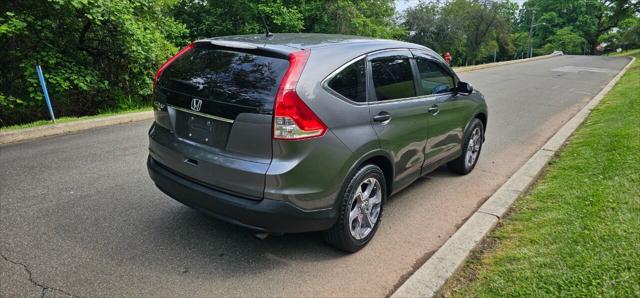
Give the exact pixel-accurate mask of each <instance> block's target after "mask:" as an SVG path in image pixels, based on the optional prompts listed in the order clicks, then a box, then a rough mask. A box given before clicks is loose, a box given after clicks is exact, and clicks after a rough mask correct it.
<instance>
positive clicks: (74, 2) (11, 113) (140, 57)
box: [0, 0, 187, 125]
mask: <svg viewBox="0 0 640 298" xmlns="http://www.w3.org/2000/svg"><path fill="white" fill-rule="evenodd" d="M0 6H1V9H0V11H3V12H4V13H3V15H2V16H0V17H1V19H0V22H2V25H1V26H0V43H1V44H2V47H0V64H1V65H2V75H1V76H0V119H2V121H3V125H7V124H13V123H20V122H26V121H33V120H35V119H41V118H44V117H45V115H46V110H45V105H44V103H43V96H42V92H41V89H40V86H39V83H38V78H37V76H36V73H35V66H36V65H38V64H40V65H42V67H43V69H44V71H45V75H46V79H47V84H48V87H49V93H50V94H51V96H52V98H53V100H54V105H55V110H56V114H58V115H61V116H62V115H84V114H95V113H97V112H99V111H103V110H108V109H118V108H119V109H127V108H132V107H137V106H139V105H141V104H142V98H144V97H146V96H148V95H149V94H150V93H151V80H152V78H153V70H154V68H156V67H157V66H158V64H159V63H161V61H163V60H165V59H167V57H168V56H169V55H170V54H171V53H172V52H174V51H175V50H176V45H177V44H180V43H182V42H183V38H184V37H185V36H186V34H187V30H186V28H185V26H184V25H182V24H180V23H179V22H176V21H175V20H174V19H173V18H172V17H170V16H169V13H168V9H170V8H171V3H170V1H167V0H108V1H95V0H55V1H42V0H16V1H3V2H2V4H0Z"/></svg>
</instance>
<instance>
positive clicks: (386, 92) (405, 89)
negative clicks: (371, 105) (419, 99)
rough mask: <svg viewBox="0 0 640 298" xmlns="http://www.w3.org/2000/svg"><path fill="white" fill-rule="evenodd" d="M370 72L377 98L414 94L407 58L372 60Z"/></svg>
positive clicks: (410, 95)
mask: <svg viewBox="0 0 640 298" xmlns="http://www.w3.org/2000/svg"><path fill="white" fill-rule="evenodd" d="M371 74H372V76H373V87H374V88H375V91H376V97H377V99H378V100H392V99H398V98H407V97H414V96H416V89H415V85H414V84H413V72H412V71H411V63H410V62H409V58H391V59H381V60H373V61H372V62H371Z"/></svg>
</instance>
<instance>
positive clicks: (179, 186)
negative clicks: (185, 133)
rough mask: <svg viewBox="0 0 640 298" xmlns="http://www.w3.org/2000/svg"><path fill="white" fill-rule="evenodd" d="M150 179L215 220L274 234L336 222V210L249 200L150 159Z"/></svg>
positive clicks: (303, 229) (320, 228)
mask: <svg viewBox="0 0 640 298" xmlns="http://www.w3.org/2000/svg"><path fill="white" fill-rule="evenodd" d="M147 168H148V170H149V176H151V179H152V180H153V181H154V182H155V184H156V185H157V186H158V188H159V189H160V190H162V191H163V192H164V193H166V194H167V195H169V196H170V197H172V198H173V199H175V200H177V201H179V202H181V203H183V204H185V205H187V206H190V207H192V208H194V209H197V210H200V211H202V212H204V213H206V214H209V215H211V216H213V217H216V218H218V219H221V220H223V221H226V222H230V223H233V224H236V225H240V226H244V227H247V228H250V229H253V230H258V231H264V232H270V233H299V232H311V231H321V230H326V229H328V228H330V227H331V226H332V225H333V224H334V223H335V220H336V212H335V210H333V209H322V210H302V209H300V208H297V207H295V206H293V205H292V204H290V203H288V202H284V201H276V200H270V199H262V200H260V201H255V200H250V199H245V198H242V197H239V196H237V195H232V194H229V193H225V192H221V191H218V190H215V189H211V188H209V187H206V186H204V185H202V184H199V183H196V182H193V181H191V180H189V179H186V178H184V177H182V176H180V175H177V174H175V173H173V172H171V171H170V170H168V169H167V168H165V167H164V166H162V165H160V164H159V163H158V162H157V161H156V160H154V159H153V158H152V157H149V158H148V159H147Z"/></svg>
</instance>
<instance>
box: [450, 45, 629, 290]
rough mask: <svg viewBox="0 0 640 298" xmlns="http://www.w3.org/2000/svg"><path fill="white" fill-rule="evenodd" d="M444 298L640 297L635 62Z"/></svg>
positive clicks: (473, 257) (468, 264)
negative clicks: (447, 297)
mask: <svg viewBox="0 0 640 298" xmlns="http://www.w3.org/2000/svg"><path fill="white" fill-rule="evenodd" d="M627 54H631V55H634V56H635V57H636V58H637V59H638V58H640V50H636V51H632V52H628V53H627ZM639 60H640V59H639ZM442 294H443V295H444V296H456V297H457V296H462V297H469V296H473V297H478V296H479V297H493V296H501V297H502V296H510V297H520V296H526V297H540V296H569V297H579V296H619V297H633V296H635V297H638V296H640V63H639V62H638V60H637V61H636V62H635V63H634V65H633V66H632V67H631V68H630V69H629V70H628V72H627V73H626V74H625V75H624V76H623V78H622V79H621V80H620V81H619V82H618V84H617V85H616V86H615V88H614V89H613V90H612V91H611V92H610V93H609V94H608V95H607V96H606V97H605V99H604V100H603V101H602V102H601V104H600V105H599V106H598V107H597V108H596V109H595V110H594V111H593V113H592V114H591V116H590V117H589V118H588V119H587V121H586V122H585V123H584V124H583V125H582V126H581V127H580V128H579V129H578V131H577V132H576V133H575V135H574V136H573V137H572V139H571V140H570V142H569V144H568V145H567V146H566V147H565V149H564V150H563V151H562V152H561V153H560V154H559V156H558V157H557V158H555V159H554V160H553V162H552V164H551V165H550V166H549V168H548V169H547V171H546V173H545V176H544V177H543V178H542V179H541V180H540V181H539V182H538V183H537V185H536V186H535V187H534V188H533V190H532V191H531V192H530V194H528V195H527V196H525V197H523V198H521V199H520V200H518V201H517V202H516V204H515V205H514V208H513V209H512V212H511V214H510V215H509V216H507V218H506V219H504V220H502V221H501V223H500V225H499V227H498V228H497V229H496V230H495V231H493V232H492V233H491V235H490V236H489V237H488V238H487V239H486V240H485V242H484V243H483V244H482V245H481V248H480V251H479V252H476V253H475V254H474V255H473V256H472V257H471V258H470V259H469V261H468V262H467V263H466V264H465V266H464V267H463V269H462V270H461V271H460V272H459V273H458V274H456V276H454V278H453V279H452V280H451V281H450V282H449V283H448V284H447V285H446V286H445V289H444V290H443V293H442Z"/></svg>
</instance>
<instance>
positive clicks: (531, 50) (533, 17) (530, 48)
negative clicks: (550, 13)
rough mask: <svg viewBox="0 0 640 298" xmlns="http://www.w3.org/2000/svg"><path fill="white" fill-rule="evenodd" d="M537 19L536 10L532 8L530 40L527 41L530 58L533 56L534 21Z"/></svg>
mask: <svg viewBox="0 0 640 298" xmlns="http://www.w3.org/2000/svg"><path fill="white" fill-rule="evenodd" d="M535 21H536V11H535V10H533V9H532V10H531V26H530V27H529V40H528V41H527V43H528V44H529V58H531V56H533V49H532V47H531V37H532V36H533V27H534V25H533V24H534V23H535Z"/></svg>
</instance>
